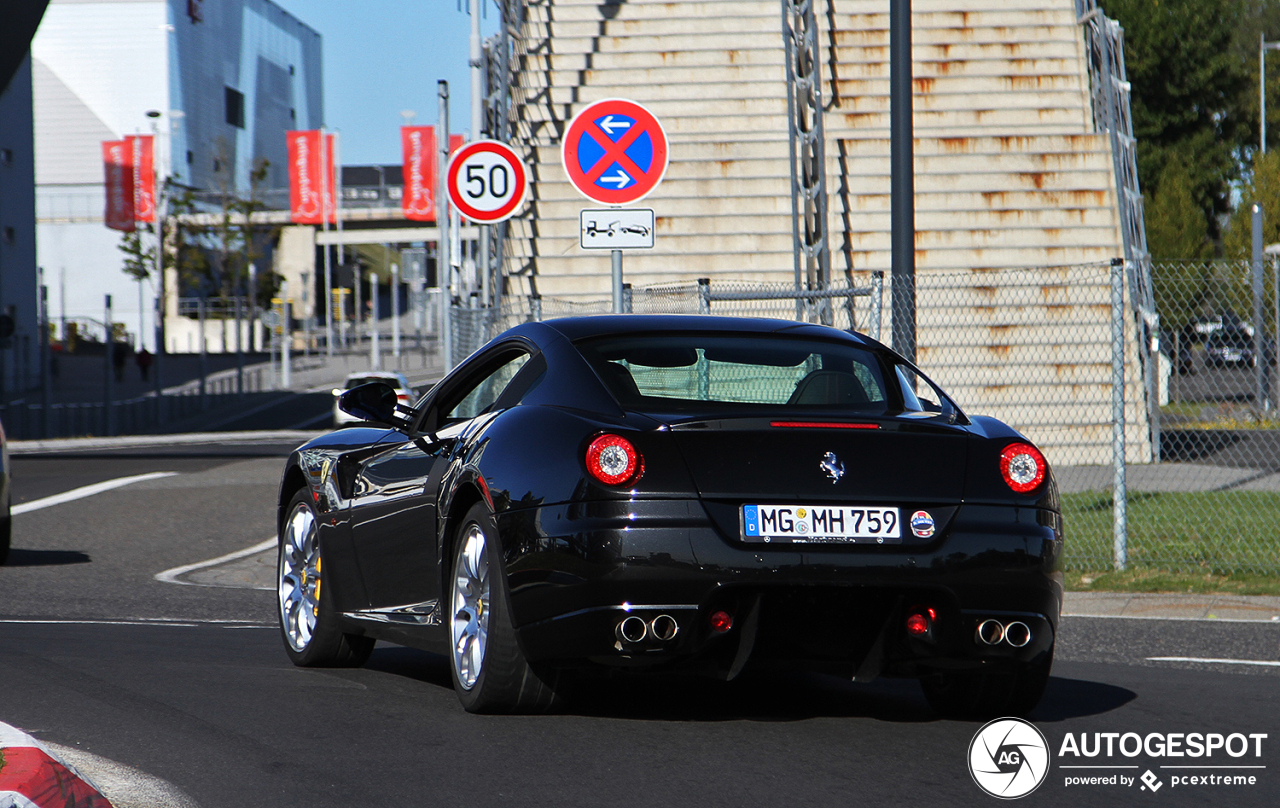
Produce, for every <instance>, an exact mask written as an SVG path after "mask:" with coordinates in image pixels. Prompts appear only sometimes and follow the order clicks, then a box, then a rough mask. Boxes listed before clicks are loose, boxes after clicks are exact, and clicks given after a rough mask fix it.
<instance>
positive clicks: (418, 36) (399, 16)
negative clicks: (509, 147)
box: [275, 0, 499, 165]
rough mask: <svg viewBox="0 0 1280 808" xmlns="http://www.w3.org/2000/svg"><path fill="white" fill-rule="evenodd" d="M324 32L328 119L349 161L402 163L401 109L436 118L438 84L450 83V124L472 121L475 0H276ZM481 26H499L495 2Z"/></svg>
mask: <svg viewBox="0 0 1280 808" xmlns="http://www.w3.org/2000/svg"><path fill="white" fill-rule="evenodd" d="M275 2H276V4H278V5H279V6H281V7H282V8H284V9H285V10H287V11H288V12H289V13H290V14H293V15H294V16H295V17H297V18H298V19H300V20H302V21H303V22H305V23H306V24H307V25H310V26H311V27H312V28H314V29H316V30H317V31H319V32H320V35H321V36H322V37H323V38H324V44H323V48H324V110H325V119H326V125H327V126H328V127H329V128H331V129H338V130H340V131H341V132H342V162H343V163H344V164H346V165H368V164H389V165H392V164H397V163H399V162H400V159H401V154H400V126H401V125H402V124H403V123H404V119H403V118H401V117H400V111H401V110H404V109H411V110H415V111H416V112H417V113H418V117H417V118H415V119H414V121H413V122H414V123H415V124H419V125H425V124H434V123H435V122H436V117H437V112H436V110H437V105H438V101H437V99H436V82H437V81H438V80H440V79H445V80H446V81H448V82H449V96H450V106H449V123H450V129H451V130H452V131H454V132H461V131H463V130H465V129H467V128H468V127H469V126H470V120H471V111H470V106H469V103H470V95H471V79H470V76H469V75H468V68H467V58H468V47H469V44H468V37H469V36H470V31H471V18H470V16H469V15H468V14H467V5H468V4H467V0H462V2H461V6H462V10H461V11H459V2H458V0H359V2H355V1H354V0H275ZM484 5H485V6H487V8H486V9H485V11H484V14H482V15H481V18H480V22H481V31H482V34H483V35H484V36H486V37H487V36H489V35H491V34H493V33H494V32H495V31H497V28H498V17H499V14H498V8H497V6H495V5H494V4H493V3H492V2H485V3H484Z"/></svg>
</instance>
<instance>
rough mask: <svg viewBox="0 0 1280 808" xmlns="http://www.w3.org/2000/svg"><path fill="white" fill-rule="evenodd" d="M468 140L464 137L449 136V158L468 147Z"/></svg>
mask: <svg viewBox="0 0 1280 808" xmlns="http://www.w3.org/2000/svg"><path fill="white" fill-rule="evenodd" d="M466 142H467V139H466V138H465V137H464V136H462V135H449V156H450V157H452V156H453V153H454V152H456V151H457V150H458V149H461V148H462V147H463V146H464V145H466Z"/></svg>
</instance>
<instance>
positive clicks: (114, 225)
mask: <svg viewBox="0 0 1280 808" xmlns="http://www.w3.org/2000/svg"><path fill="white" fill-rule="evenodd" d="M102 166H103V170H104V173H105V180H106V183H105V184H106V192H107V204H106V207H105V210H104V211H103V218H104V219H105V220H106V223H107V227H110V228H111V229H112V230H123V231H124V232H126V233H132V232H133V230H134V227H135V225H134V218H133V153H132V151H130V149H129V144H128V143H127V142H125V141H123V140H104V141H102Z"/></svg>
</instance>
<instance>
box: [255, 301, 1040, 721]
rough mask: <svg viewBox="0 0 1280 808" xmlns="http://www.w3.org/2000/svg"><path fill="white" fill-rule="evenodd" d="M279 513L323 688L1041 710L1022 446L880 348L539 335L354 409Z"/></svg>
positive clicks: (505, 697)
mask: <svg viewBox="0 0 1280 808" xmlns="http://www.w3.org/2000/svg"><path fill="white" fill-rule="evenodd" d="M339 404H340V406H341V407H342V409H343V410H344V411H345V412H346V413H348V414H349V415H351V416H352V417H353V418H355V419H357V420H359V421H361V422H362V423H363V426H360V427H353V428H349V429H344V430H340V431H337V432H334V433H331V434H328V435H325V436H322V437H319V438H316V439H315V440H312V441H310V442H309V443H307V444H305V445H304V446H302V447H300V448H299V450H298V451H296V452H294V453H293V454H292V455H291V456H290V458H289V460H288V461H287V464H286V467H285V472H284V475H283V478H282V483H281V488H280V496H279V526H280V552H279V555H278V582H279V584H278V594H279V617H280V624H281V634H282V638H283V640H284V644H285V649H286V652H287V653H288V655H289V656H290V658H291V659H292V660H293V661H294V662H295V663H296V664H298V665H358V664H362V663H363V662H364V660H365V659H367V658H368V656H369V654H370V653H371V651H372V649H373V646H374V643H375V641H376V640H378V639H383V640H388V641H391V642H396V643H401V644H406V645H411V646H415V647H420V648H425V649H428V650H433V651H436V652H439V653H441V654H444V655H445V656H446V657H447V658H448V660H449V668H450V671H451V676H452V680H453V683H454V687H455V690H456V692H457V694H458V697H459V699H460V700H461V702H462V704H463V706H464V707H465V708H466V709H467V710H470V711H475V712H538V711H546V710H550V709H554V708H555V707H556V706H558V705H559V704H561V703H563V700H564V699H565V698H567V697H568V696H569V695H571V693H572V689H573V683H574V682H576V681H581V679H582V678H584V677H588V678H589V677H592V676H595V675H598V674H600V673H602V672H605V671H608V670H610V669H618V668H622V669H629V670H632V671H637V672H646V671H653V672H659V671H667V672H680V673H686V674H698V675H706V676H712V677H718V678H721V679H733V678H735V677H737V676H738V675H739V674H740V673H741V672H742V671H743V670H745V669H747V668H753V667H760V668H764V667H774V666H784V667H788V668H805V669H811V670H818V671H825V672H829V673H835V674H838V675H842V676H846V677H852V678H854V679H855V680H857V681H860V682H861V681H870V680H872V679H875V678H876V677H878V676H907V677H914V678H917V679H919V680H920V682H921V684H922V687H923V689H924V693H925V696H926V697H927V698H928V700H929V702H930V704H932V705H933V706H934V708H935V709H937V710H938V711H939V712H941V713H943V714H946V715H957V716H991V715H1010V714H1016V713H1022V712H1026V711H1027V710H1029V709H1031V707H1033V706H1034V705H1035V704H1036V703H1037V702H1038V701H1039V699H1040V696H1041V693H1042V692H1043V689H1044V686H1045V683H1046V682H1047V680H1048V677H1049V672H1050V669H1051V666H1052V661H1053V650H1054V646H1055V635H1056V631H1057V626H1058V617H1059V611H1060V606H1061V600H1062V575H1061V573H1060V572H1059V571H1058V563H1059V559H1060V558H1061V553H1062V543H1063V539H1062V518H1061V509H1060V505H1059V501H1058V491H1057V486H1056V483H1055V482H1054V478H1053V474H1052V472H1051V471H1050V469H1049V466H1048V463H1047V462H1046V461H1045V458H1044V456H1043V455H1042V454H1041V453H1040V451H1039V450H1038V449H1037V448H1036V447H1035V446H1034V445H1033V444H1032V443H1031V442H1030V441H1028V439H1027V438H1026V437H1024V436H1023V435H1021V434H1019V433H1018V432H1016V431H1015V430H1013V429H1011V428H1010V427H1008V426H1007V425H1005V424H1003V423H1001V422H1000V421H997V420H995V419H992V418H985V417H982V416H969V415H966V414H965V413H964V412H962V411H961V410H960V408H959V407H958V406H956V404H955V403H954V402H953V401H952V400H951V398H950V397H948V396H947V394H946V393H944V392H943V391H942V390H941V389H940V388H939V387H938V386H937V385H935V384H934V383H933V382H931V381H930V380H929V379H928V378H927V377H925V376H924V374H922V373H921V372H920V371H919V370H918V369H916V368H915V367H914V366H913V365H912V364H911V363H909V362H907V361H906V360H905V359H903V358H902V357H901V356H899V355H897V354H895V353H894V352H893V351H891V350H889V349H888V348H886V347H885V346H883V345H881V344H879V343H877V342H875V341H874V340H871V339H869V338H867V337H865V336H862V335H858V334H852V333H846V332H841V331H837V330H835V329H832V328H827V327H823V326H817V325H809V324H804V323H796V322H789V321H782V320H763V319H759V320H754V319H739V318H720V317H694V316H645V315H629V316H599V317H582V318H569V319H564V320H552V321H548V322H535V323H528V324H525V325H521V326H519V327H517V328H514V329H512V330H510V331H508V332H506V333H504V334H502V335H500V336H499V337H497V338H496V339H495V340H493V341H492V342H490V343H489V344H488V345H486V346H485V347H484V348H482V349H481V350H479V351H477V352H476V353H475V354H473V355H472V356H471V357H470V358H468V359H467V360H466V361H465V362H464V363H462V364H461V365H460V366H458V367H457V368H456V369H454V370H453V372H451V373H450V374H449V375H448V376H447V377H446V378H445V379H444V380H443V381H441V382H440V383H439V384H438V385H437V386H436V387H435V388H434V389H433V390H432V391H431V392H430V393H429V394H428V395H427V396H426V397H425V398H424V399H423V400H422V401H421V402H419V403H418V404H417V405H416V406H408V405H406V404H404V403H403V402H402V401H401V400H399V399H398V397H397V395H396V393H395V391H394V390H393V389H391V388H390V387H388V386H386V385H383V384H377V383H375V384H368V385H363V386H359V387H356V388H354V389H351V390H348V391H346V392H345V393H344V394H343V395H342V396H341V398H340V400H339Z"/></svg>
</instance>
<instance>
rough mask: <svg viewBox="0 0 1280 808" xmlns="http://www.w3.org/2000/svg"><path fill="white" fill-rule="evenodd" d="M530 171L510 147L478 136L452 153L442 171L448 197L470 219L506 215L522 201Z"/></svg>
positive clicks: (485, 219) (495, 219) (486, 219)
mask: <svg viewBox="0 0 1280 808" xmlns="http://www.w3.org/2000/svg"><path fill="white" fill-rule="evenodd" d="M528 177H529V173H528V171H526V170H525V167H524V162H523V161H522V160H521V159H520V157H519V155H517V154H516V153H515V152H514V151H512V149H511V147H510V146H508V145H507V144H505V143H502V142H499V141H497V140H477V141H474V142H472V143H468V144H467V145H466V146H463V147H462V148H461V149H458V150H457V151H456V152H454V153H453V157H451V158H450V159H449V167H448V169H446V173H445V185H446V187H448V189H449V201H450V202H452V203H453V206H454V207H455V208H457V209H458V212H459V213H461V214H462V215H463V217H464V218H467V219H470V220H471V221H473V222H500V221H502V220H503V219H509V218H510V217H511V216H512V215H513V214H514V213H515V212H516V210H517V209H518V208H519V207H520V205H521V203H523V202H524V196H525V192H526V191H527V190H528V187H529V180H528Z"/></svg>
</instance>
